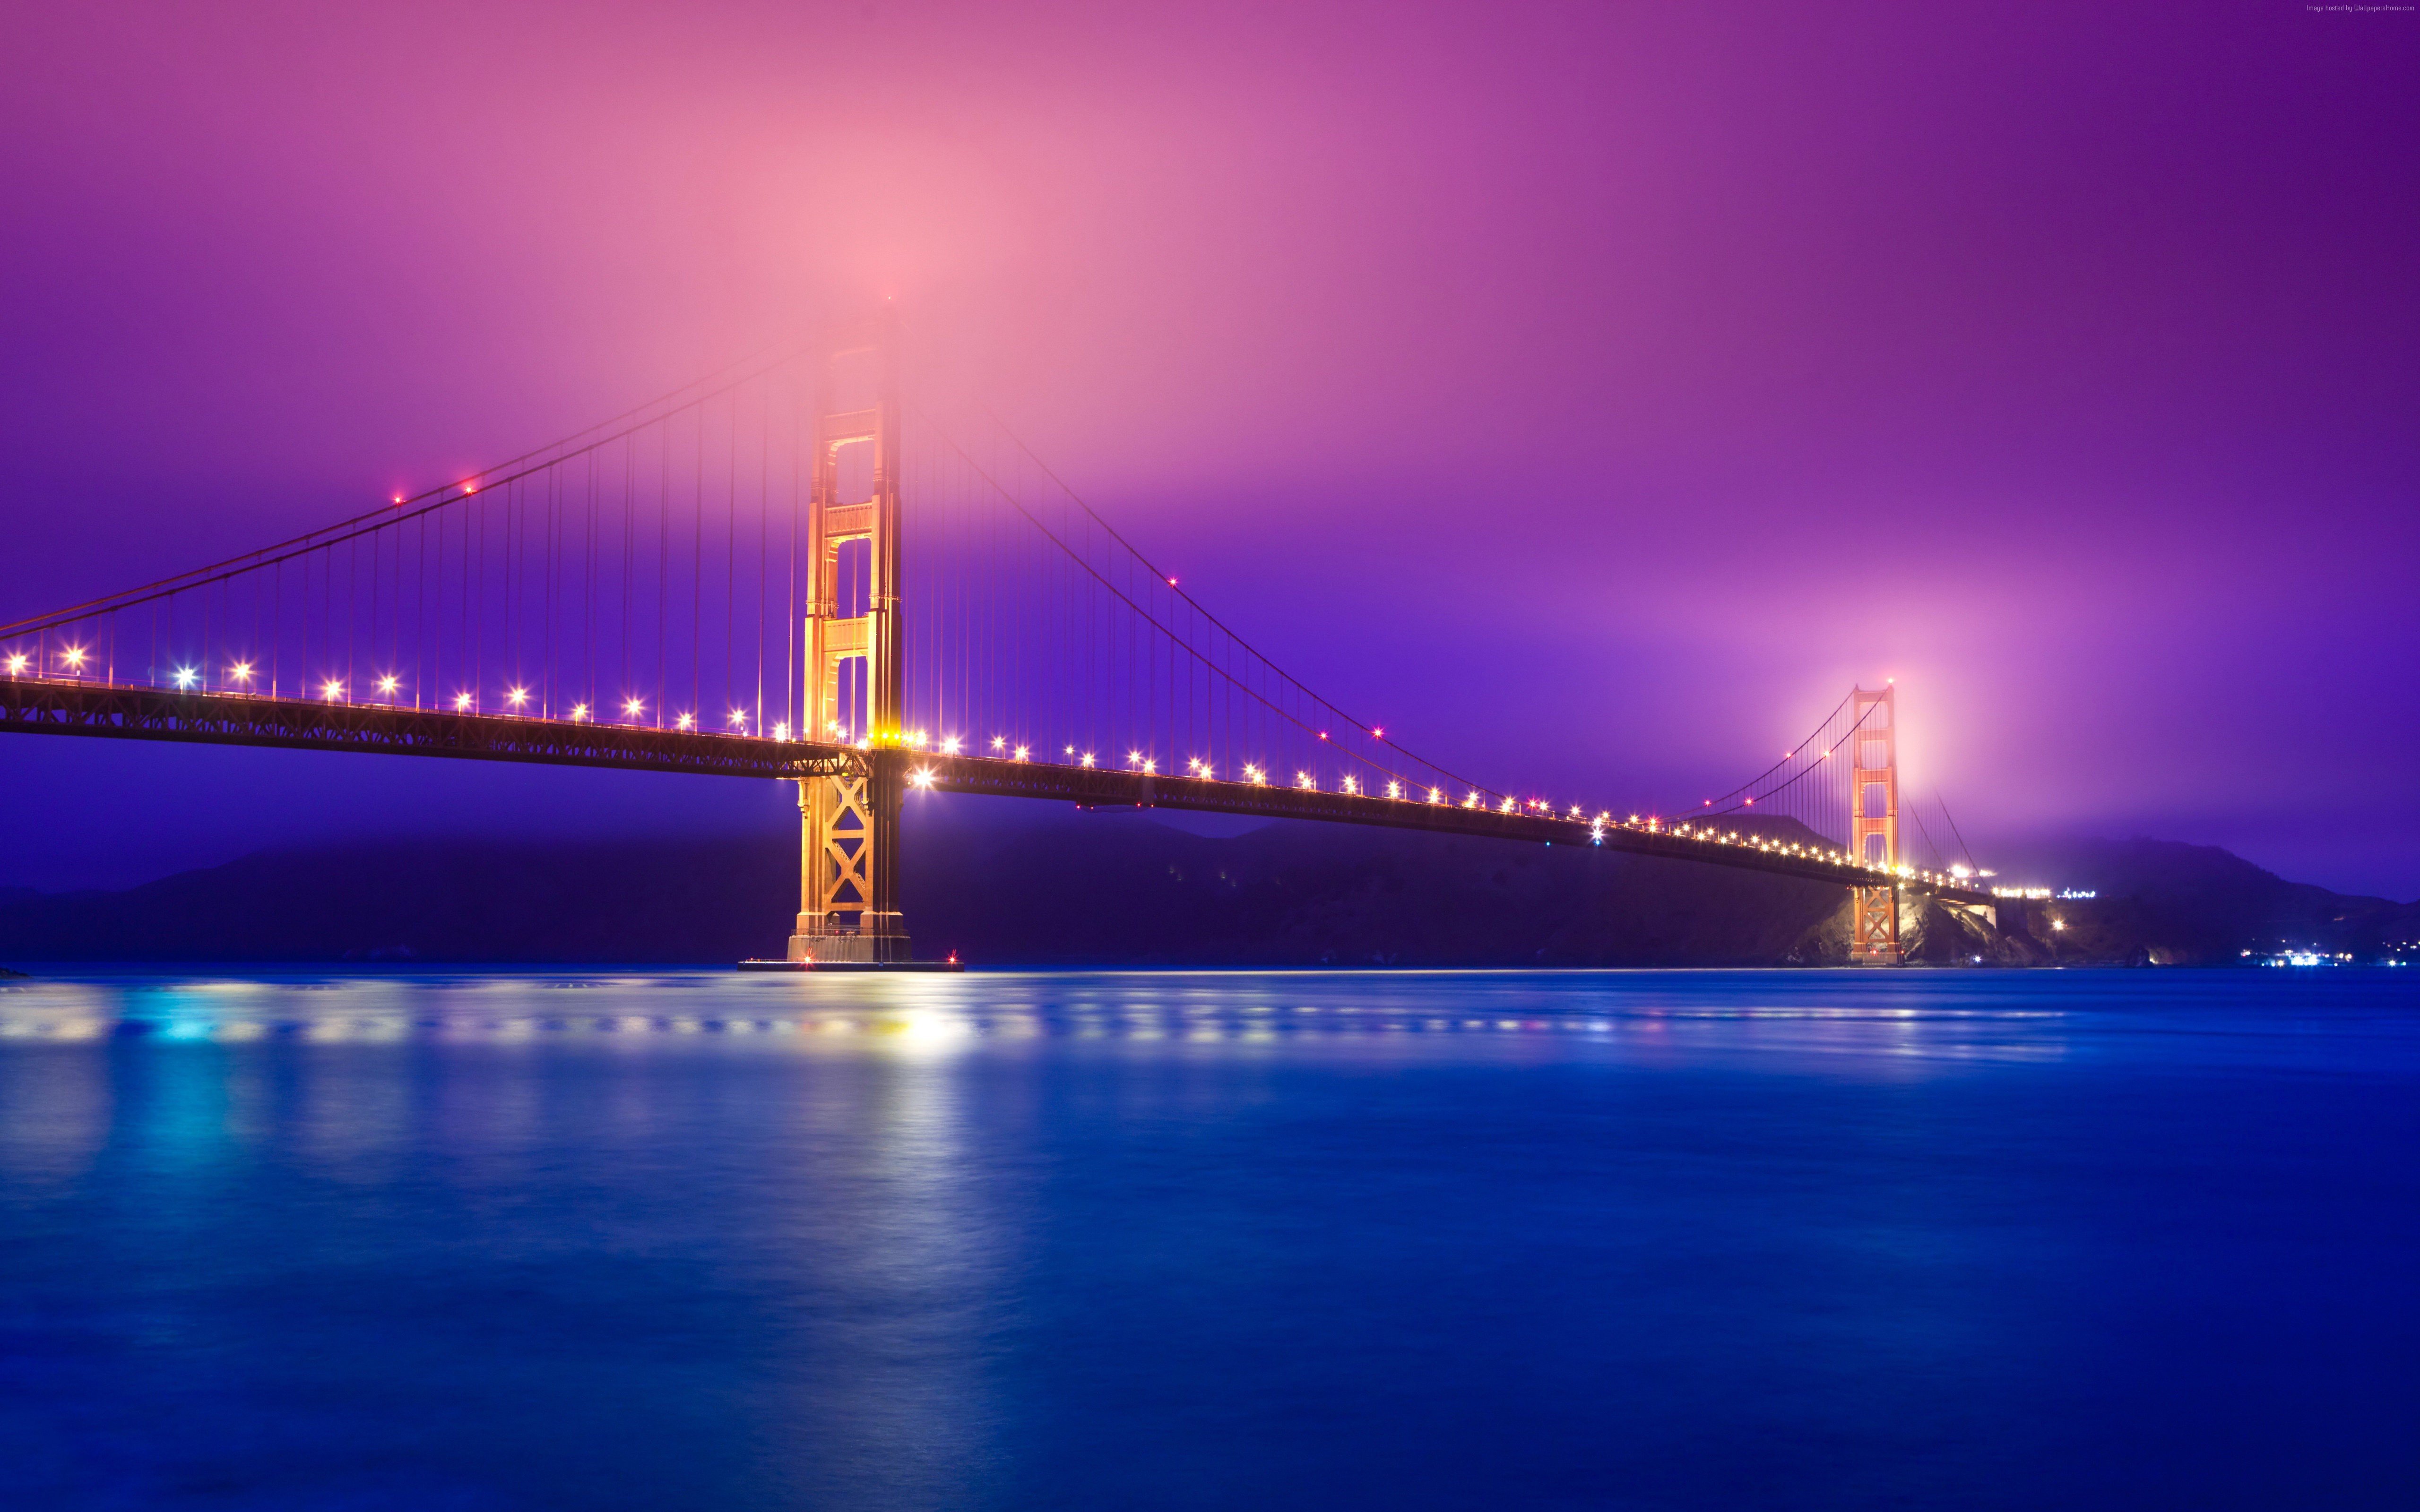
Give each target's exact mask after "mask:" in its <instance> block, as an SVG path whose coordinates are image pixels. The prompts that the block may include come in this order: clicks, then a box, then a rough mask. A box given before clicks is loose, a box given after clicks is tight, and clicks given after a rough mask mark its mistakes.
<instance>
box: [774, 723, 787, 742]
mask: <svg viewBox="0 0 2420 1512" xmlns="http://www.w3.org/2000/svg"><path fill="white" fill-rule="evenodd" d="M773 738H774V739H776V740H787V739H789V738H790V722H789V721H788V720H787V719H776V720H774V721H773Z"/></svg>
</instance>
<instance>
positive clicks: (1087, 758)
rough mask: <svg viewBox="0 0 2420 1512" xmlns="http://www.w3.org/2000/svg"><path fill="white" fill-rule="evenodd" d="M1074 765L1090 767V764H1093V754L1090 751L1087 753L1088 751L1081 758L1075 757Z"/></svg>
mask: <svg viewBox="0 0 2420 1512" xmlns="http://www.w3.org/2000/svg"><path fill="white" fill-rule="evenodd" d="M1076 764H1077V765H1078V766H1090V765H1092V764H1093V753H1092V752H1091V751H1089V750H1088V751H1086V752H1084V754H1082V755H1081V756H1078V757H1077V758H1076Z"/></svg>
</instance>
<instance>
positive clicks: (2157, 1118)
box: [0, 971, 2420, 1509]
mask: <svg viewBox="0 0 2420 1512" xmlns="http://www.w3.org/2000/svg"><path fill="white" fill-rule="evenodd" d="M2415 1153H2420V990H2415V989H2414V988H2413V987H2412V986H2411V985H2410V984H2408V983H2407V982H2405V981H2403V980H2400V979H2398V978H2395V977H2390V976H2387V975H2383V974H2378V975H2372V974H2363V973H2353V972H2325V971H2319V972H2307V973H2292V972H2261V971H2234V972H2217V973H2162V972H2136V973H2105V974H2102V973H2050V972H2041V973H1995V972H1918V971H1909V972H1900V973H1871V974H1850V973H1736V974H1733V973H1696V974H1681V973H1674V974H1660V973H1624V974H1607V975H1595V974H1585V975H1552V976H1547V975H1538V976H1528V975H1417V974H1385V975H1347V974H1227V975H1201V976H1182V975H1150V976H1126V975H1079V974H1063V975H1032V976H1018V975H970V976H966V977H959V978H934V977H925V978H899V979H888V980H885V979H867V978H861V977H859V978H849V977H829V978H814V979H798V978H779V977H751V978H742V977H738V976H736V975H734V974H731V973H728V972H699V973H671V974H653V975H630V974H619V973H610V972H585V971H574V972H545V973H535V974H529V973H522V974H511V975H502V974H476V975H469V974H466V975H435V974H417V975H410V976H395V975H380V976H373V975H362V974H343V975H312V974H301V975H296V974H268V973H248V974H242V975H237V976H224V975H213V974H194V975H186V976H158V977H131V976H114V977H102V976H86V977H80V978H79V977H46V978H45V979H44V980H38V981H34V982H21V983H9V984H7V987H6V990H0V1504H5V1505H6V1506H8V1507H10V1508H29V1507H54V1506H57V1507H79V1508H82V1507H151V1506H170V1507H185V1506H191V1507H210V1508H255V1507H281V1508H283V1507H311V1508H345V1509H385V1508H460V1509H473V1508H504V1507H511V1508H524V1507H526V1508H536V1507H550V1508H551V1507H633V1508H638V1507H647V1508H660V1507H751V1508H757V1507H816V1508H850V1507H883V1508H888V1507H901V1508H907V1507H917V1508H922V1507H1046V1506H1047V1507H1102V1508H1109V1507H1117V1508H1128V1507H1154V1508H1158V1507H1221V1508H1223V1507H1233V1506H1241V1505H1251V1506H1259V1507H1296V1506H1300V1507H1330V1506H1386V1507H1468V1506H1481V1505H1486V1506H1542V1507H1546V1506H1572V1507H1580V1506H1588V1507H1636V1508H1698V1507H1722V1508H1736V1507H1809V1508H1820V1507H1860V1508H1864V1507H1878V1506H1928V1507H1930V1506H1960V1507H2025V1508H2040V1507H2045V1506H2067V1507H2074V1506H2109V1507H2145V1506H2180V1507H2182V1506H2190V1507H2230V1506H2240V1507H2264V1508H2266V1507H2281V1506H2328V1507H2373V1506H2375V1507H2388V1506H2393V1507H2411V1506H2413V1505H2420V1428H2415V1424H2420V1288H2415V1285H2414V1283H2415V1281H2420V1169H2415V1160H2414V1157H2415Z"/></svg>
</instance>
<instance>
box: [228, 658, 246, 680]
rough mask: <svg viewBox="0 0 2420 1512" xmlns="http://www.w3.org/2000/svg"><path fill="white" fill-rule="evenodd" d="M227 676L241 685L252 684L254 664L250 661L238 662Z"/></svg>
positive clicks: (229, 669) (229, 670)
mask: <svg viewBox="0 0 2420 1512" xmlns="http://www.w3.org/2000/svg"><path fill="white" fill-rule="evenodd" d="M227 676H228V677H230V678H232V679H234V680H235V681H236V682H239V683H249V682H251V681H252V663H250V662H248V661H240V662H237V663H236V664H235V665H234V666H232V667H230V668H228V669H227Z"/></svg>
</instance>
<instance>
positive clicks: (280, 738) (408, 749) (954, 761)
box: [0, 678, 1993, 907]
mask: <svg viewBox="0 0 2420 1512" xmlns="http://www.w3.org/2000/svg"><path fill="white" fill-rule="evenodd" d="M8 732H17V733H33V734H66V735H100V736H109V737H115V738H118V739H128V740H171V741H184V742H198V743H203V744H212V745H228V746H267V747H274V748H284V749H288V750H343V751H370V752H379V753H383V754H387V755H400V756H445V757H454V758H458V759H464V760H472V761H503V762H535V763H542V764H551V765H558V766H602V767H613V768H619V769H622V770H626V771H642V772H678V773H688V774H691V775H701V776H715V777H753V778H769V779H796V778H799V777H814V776H830V775H838V774H842V773H846V772H851V771H857V770H861V769H864V768H866V767H868V766H872V765H877V764H897V765H898V766H899V767H900V768H901V775H902V778H903V779H904V780H906V781H907V782H909V783H910V784H911V785H912V786H915V787H919V788H929V789H932V790H934V791H938V792H945V793H975V794H984V795H991V796H995V797H1017V798H1046V799H1052V800H1056V801H1059V802H1067V803H1077V804H1082V805H1085V806H1087V807H1093V808H1126V807H1134V808H1161V809H1189V810H1201V811H1203V812H1210V813H1233V814H1256V815H1262V816H1265V817H1267V818H1272V819H1315V820H1321V821H1325V822H1328V823H1342V824H1356V825H1385V826H1387V827H1388V828H1394V829H1425V830H1435V831H1438V832H1440V833H1446V834H1457V835H1481V836H1487V837H1490V838H1493V839H1497V840H1512V841H1529V842H1533V843H1538V842H1543V843H1547V844H1552V843H1556V842H1560V843H1562V844H1566V845H1574V844H1580V845H1585V844H1597V845H1602V846H1603V847H1604V848H1606V849H1607V850H1615V851H1623V852H1627V853H1629V854H1632V855H1637V856H1664V857H1667V858H1668V859H1672V860H1681V861H1702V862H1709V863H1712V864H1714V865H1717V866H1730V867H1738V868H1743V869H1745V870H1748V871H1754V872H1772V873H1775V874H1776V875H1781V876H1792V877H1800V878H1804V879H1806V880H1807V881H1810V882H1826V883H1831V884H1834V885H1836V886H1839V887H1871V886H1875V885H1877V884H1880V883H1885V882H1888V881H1889V880H1891V879H1890V877H1889V876H1888V874H1887V873H1885V872H1879V871H1875V870H1872V869H1869V868H1866V867H1860V866H1854V865H1851V864H1849V863H1846V862H1841V861H1833V860H1827V859H1825V858H1823V856H1818V855H1812V854H1808V853H1807V852H1805V851H1803V850H1792V849H1790V848H1789V847H1787V846H1782V845H1777V844H1771V843H1759V842H1757V841H1755V839H1754V838H1753V837H1752V836H1745V837H1744V836H1742V835H1740V834H1738V833H1735V832H1730V831H1724V830H1720V829H1716V830H1714V831H1711V832H1702V833H1678V832H1675V831H1674V830H1673V829H1672V828H1670V827H1669V826H1667V825H1663V824H1661V823H1660V822H1659V823H1655V824H1636V825H1634V824H1625V823H1619V822H1608V823H1606V824H1604V825H1596V824H1594V823H1592V822H1590V820H1587V819H1580V818H1569V817H1564V816H1561V815H1558V814H1552V813H1540V812H1535V811H1520V810H1515V811H1513V812H1511V813H1506V812H1502V811H1500V810H1497V809H1494V808H1466V807H1463V806H1462V805H1460V804H1458V803H1450V802H1449V803H1427V802H1423V801H1420V800H1419V799H1418V798H1389V797H1386V796H1383V795H1369V794H1349V793H1338V792H1331V791H1326V790H1322V789H1313V788H1298V787H1280V786H1275V785H1262V784H1258V783H1249V782H1231V781H1223V780H1220V779H1215V778H1202V777H1182V776H1171V775H1169V774H1166V773H1159V774H1153V773H1147V772H1137V771H1130V770H1122V769H1115V768H1109V767H1086V766H1078V765H1072V764H1060V763H1056V762H1032V761H1024V762H1020V761H1013V760H1008V759H1005V758H1001V757H985V756H952V755H942V754H939V753H938V752H931V751H919V750H902V749H896V748H892V749H876V750H863V749H860V748H856V747H852V746H835V745H826V744H821V743H818V742H813V741H796V740H773V739H768V738H766V737H763V736H755V735H744V734H731V733H722V732H719V731H697V730H660V729H655V728H652V727H648V726H644V725H621V724H604V723H592V722H589V721H586V720H576V721H575V720H570V719H550V718H538V717H524V716H517V715H498V714H467V713H464V714H458V713H455V712H452V711H450V710H439V709H414V708H410V707H406V706H400V705H394V704H383V703H345V702H316V701H311V700H305V699H292V698H271V697H269V696H267V695H263V694H249V693H227V692H198V691H195V692H178V691H173V690H170V689H165V688H156V687H130V686H124V685H112V684H105V683H96V682H89V681H70V680H64V679H54V678H6V679H0V733H8ZM1724 836H1729V838H1720V837H1724ZM1899 885H1900V887H1903V888H1906V889H1908V890H1910V891H1915V892H1921V893H1928V894H1931V896H1933V897H1936V898H1939V899H1940V900H1942V901H1943V902H1945V903H1959V904H1964V905H1968V906H1986V907H1988V906H1990V905H1991V904H1992V903H1993V898H1992V896H1991V894H1989V893H1987V892H1984V891H1982V890H1981V889H1979V888H1976V887H1966V886H1963V885H1962V884H1961V883H1960V881H1959V880H1958V879H1955V878H1951V877H1947V876H1939V875H1936V874H1933V873H1930V872H1916V873H1915V874H1913V875H1908V876H1902V877H1900V879H1899Z"/></svg>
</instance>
